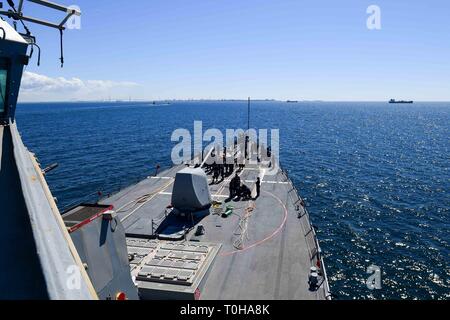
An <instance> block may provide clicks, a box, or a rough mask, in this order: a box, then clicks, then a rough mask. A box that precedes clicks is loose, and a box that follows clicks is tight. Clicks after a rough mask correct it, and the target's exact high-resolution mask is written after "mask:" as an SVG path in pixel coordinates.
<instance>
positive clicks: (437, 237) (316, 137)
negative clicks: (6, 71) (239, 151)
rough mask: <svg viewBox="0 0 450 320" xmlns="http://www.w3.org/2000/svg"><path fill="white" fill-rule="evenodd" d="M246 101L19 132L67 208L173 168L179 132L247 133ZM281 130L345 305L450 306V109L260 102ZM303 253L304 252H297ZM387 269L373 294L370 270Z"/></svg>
mask: <svg viewBox="0 0 450 320" xmlns="http://www.w3.org/2000/svg"><path fill="white" fill-rule="evenodd" d="M246 110H247V109H246V102H176V103H173V104H172V105H170V106H152V105H151V104H149V103H134V102H123V103H66V104H56V103H54V104H22V105H20V106H19V107H18V112H17V122H18V127H19V130H20V132H21V133H22V137H23V140H24V142H25V143H26V145H27V146H28V147H29V149H30V150H31V151H32V152H34V153H35V154H36V155H37V157H38V158H39V160H40V163H41V165H42V166H43V167H44V166H46V165H49V164H51V163H54V162H57V163H59V165H60V167H59V168H58V169H56V170H55V171H54V172H52V173H51V174H49V175H48V177H47V179H48V183H49V185H50V188H51V190H52V192H53V194H54V195H55V196H56V197H57V198H58V205H59V206H60V208H61V209H62V208H65V207H67V206H70V205H72V204H75V203H77V202H81V201H86V200H95V198H96V193H97V191H102V192H103V193H104V194H106V193H112V192H115V191H117V190H119V189H121V188H124V187H126V186H129V185H131V184H133V183H135V182H137V181H139V180H141V179H143V178H145V177H146V176H148V175H151V174H153V173H154V170H155V166H156V165H157V164H159V165H161V166H162V167H163V168H167V167H170V166H171V160H170V154H171V149H172V147H173V146H174V145H175V143H173V142H171V140H170V138H171V134H172V132H173V130H174V129H177V128H186V129H189V130H191V131H192V128H193V123H194V120H201V121H203V126H204V128H205V129H207V128H219V129H221V130H224V129H226V128H231V129H236V128H246V125H247V120H246ZM251 124H252V127H255V128H267V129H280V138H281V141H280V144H281V150H280V153H281V164H282V166H283V168H285V169H286V170H288V172H289V175H290V177H291V179H292V180H293V182H294V183H295V185H296V186H297V188H298V190H299V192H300V193H301V195H302V196H303V197H304V198H305V200H306V203H307V205H308V208H309V211H310V214H311V219H312V222H313V224H314V225H316V226H317V227H318V230H319V231H318V236H319V239H320V242H321V246H322V249H323V251H324V255H325V259H326V260H325V261H326V265H327V269H328V273H329V280H330V285H331V288H332V291H333V292H334V293H335V294H336V295H337V296H338V298H339V299H449V298H450V245H449V241H450V223H449V219H450V172H449V166H450V140H449V137H450V103H416V104H414V105H389V104H387V103H356V102H352V103H344V102H341V103H319V102H317V103H307V102H302V103H298V104H287V103H282V102H253V104H252V120H251ZM293 245H294V244H293ZM370 265H376V266H378V267H379V268H380V269H381V276H382V278H381V279H382V288H381V289H380V290H373V291H372V290H369V289H368V288H367V286H366V284H365V281H366V279H367V277H368V276H369V274H367V273H366V271H367V267H369V266H370Z"/></svg>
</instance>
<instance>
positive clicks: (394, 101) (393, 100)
mask: <svg viewBox="0 0 450 320" xmlns="http://www.w3.org/2000/svg"><path fill="white" fill-rule="evenodd" d="M389 103H414V101H411V100H410V101H406V100H398V101H397V100H395V99H391V100H389Z"/></svg>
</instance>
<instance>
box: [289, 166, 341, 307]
mask: <svg viewBox="0 0 450 320" xmlns="http://www.w3.org/2000/svg"><path fill="white" fill-rule="evenodd" d="M282 172H283V174H284V175H285V176H286V178H287V181H288V182H289V183H290V184H291V185H292V187H293V190H295V191H296V192H295V194H296V198H297V200H296V201H294V200H295V199H293V196H292V192H289V193H288V194H289V197H290V198H291V200H292V201H293V203H294V205H295V204H296V203H297V202H299V201H301V202H302V203H304V201H303V199H302V197H301V196H300V195H299V193H298V192H297V188H296V187H295V185H294V183H293V182H292V180H291V179H290V178H289V176H288V174H287V172H286V171H284V170H282ZM303 210H304V212H305V213H304V215H302V216H300V218H302V217H304V216H305V215H306V216H307V218H308V221H309V227H310V231H309V232H308V234H309V233H310V232H312V237H313V240H314V246H315V249H316V252H315V253H314V252H310V257H311V260H314V258H317V260H318V261H319V262H320V269H321V271H322V275H323V279H324V280H323V281H322V283H321V284H320V286H322V284H323V285H324V291H325V298H326V299H327V300H331V297H332V295H333V294H332V292H331V288H330V284H329V282H328V275H327V271H326V267H325V261H324V259H323V257H322V249H321V248H320V244H319V239H318V237H317V233H316V230H315V229H314V226H313V225H312V224H311V218H310V214H309V211H308V209H307V208H306V206H303ZM313 253H314V254H313ZM320 286H319V287H320Z"/></svg>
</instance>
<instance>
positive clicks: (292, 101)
mask: <svg viewBox="0 0 450 320" xmlns="http://www.w3.org/2000/svg"><path fill="white" fill-rule="evenodd" d="M286 102H287V103H298V101H297V100H288V101H286Z"/></svg>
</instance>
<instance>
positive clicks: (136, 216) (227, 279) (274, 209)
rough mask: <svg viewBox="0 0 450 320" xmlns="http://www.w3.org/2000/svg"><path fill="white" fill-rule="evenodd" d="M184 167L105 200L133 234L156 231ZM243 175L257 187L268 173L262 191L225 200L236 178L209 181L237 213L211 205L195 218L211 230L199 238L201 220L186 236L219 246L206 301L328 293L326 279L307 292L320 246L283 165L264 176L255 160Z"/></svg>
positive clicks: (318, 296) (213, 192) (215, 193)
mask: <svg viewBox="0 0 450 320" xmlns="http://www.w3.org/2000/svg"><path fill="white" fill-rule="evenodd" d="M184 167H185V166H183V165H181V166H175V167H173V168H171V169H169V170H166V171H164V172H161V173H160V174H159V175H158V176H156V177H148V178H147V179H145V180H144V181H141V182H140V183H138V184H136V185H134V186H131V187H129V188H127V189H124V190H122V191H121V192H119V193H117V194H115V195H113V196H111V197H110V198H108V199H105V200H103V203H104V204H111V205H113V206H114V208H115V210H116V212H117V213H118V217H119V219H120V220H121V221H122V223H123V224H124V226H125V229H126V232H127V234H132V235H134V236H144V237H146V236H150V235H152V234H153V232H154V230H155V228H156V226H157V224H158V222H160V221H161V220H162V219H164V217H165V210H166V208H167V207H168V206H169V205H170V202H171V194H172V188H173V182H174V178H175V175H176V173H177V172H178V171H180V170H181V169H183V168H184ZM239 175H240V177H241V181H242V182H243V183H245V184H246V185H247V186H248V187H250V189H251V190H253V192H255V190H254V185H255V181H256V177H258V176H260V177H262V184H261V195H260V197H259V198H258V199H256V200H251V201H239V202H235V201H231V202H228V203H224V201H225V200H226V199H227V198H228V195H229V188H228V185H229V179H230V178H231V177H229V178H225V180H224V181H221V182H219V183H218V184H210V190H211V195H212V198H213V200H216V201H219V202H223V205H222V207H226V206H229V205H231V206H232V207H233V214H232V215H230V216H229V217H227V218H223V217H222V216H221V215H218V214H215V211H217V210H216V209H215V208H214V207H212V208H211V209H210V214H209V215H207V216H206V217H205V218H204V219H203V220H201V221H200V222H199V223H198V224H197V226H198V225H202V226H203V227H204V228H205V233H204V234H203V235H202V236H196V235H195V233H196V229H197V226H196V227H194V228H192V229H191V230H190V231H189V233H188V234H187V236H186V240H187V241H188V242H190V241H195V242H200V243H217V244H221V248H220V251H219V252H218V254H217V256H216V258H215V261H214V263H213V264H212V266H211V267H210V270H209V272H208V275H207V277H205V279H206V280H205V281H206V283H205V284H204V286H203V287H202V292H201V299H207V300H209V299H305V300H307V299H326V295H327V283H326V281H325V282H324V283H322V285H321V287H320V288H319V289H318V290H315V291H310V290H309V285H308V276H309V272H310V268H311V266H315V265H316V259H315V253H316V252H317V246H316V243H315V235H314V232H313V230H312V227H311V224H310V222H309V217H308V215H307V214H305V210H304V208H303V207H302V206H301V205H300V204H299V203H300V202H301V201H300V198H299V196H298V194H297V191H296V190H295V188H294V187H293V185H292V183H291V181H290V180H289V179H288V178H287V176H286V174H285V173H284V172H283V171H281V170H279V171H278V172H277V173H276V174H275V175H265V171H264V170H263V169H261V168H259V167H257V166H256V165H253V166H247V167H246V168H244V169H243V170H242V171H241V172H239ZM209 182H210V183H211V177H209ZM253 195H254V194H253ZM152 220H153V222H152ZM157 241H160V242H163V240H157Z"/></svg>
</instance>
